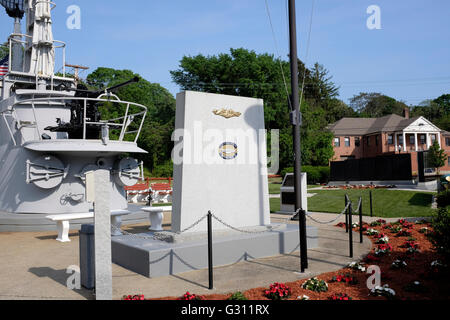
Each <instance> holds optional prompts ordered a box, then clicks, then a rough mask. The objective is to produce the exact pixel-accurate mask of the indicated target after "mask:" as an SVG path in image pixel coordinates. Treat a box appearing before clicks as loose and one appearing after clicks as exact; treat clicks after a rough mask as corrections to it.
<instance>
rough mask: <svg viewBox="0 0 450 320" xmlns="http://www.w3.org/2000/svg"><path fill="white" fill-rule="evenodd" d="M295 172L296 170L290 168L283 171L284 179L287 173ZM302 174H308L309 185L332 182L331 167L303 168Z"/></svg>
mask: <svg viewBox="0 0 450 320" xmlns="http://www.w3.org/2000/svg"><path fill="white" fill-rule="evenodd" d="M293 172H294V168H293V167H288V168H285V169H283V170H281V175H282V176H283V177H284V176H285V175H286V173H293ZM302 172H306V174H307V177H308V184H316V183H328V181H330V167H313V166H302Z"/></svg>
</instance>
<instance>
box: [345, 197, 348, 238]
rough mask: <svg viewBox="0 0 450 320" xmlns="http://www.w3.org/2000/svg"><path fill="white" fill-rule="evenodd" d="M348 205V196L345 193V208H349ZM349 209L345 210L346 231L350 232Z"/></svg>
mask: <svg viewBox="0 0 450 320" xmlns="http://www.w3.org/2000/svg"><path fill="white" fill-rule="evenodd" d="M347 205H348V197H347V195H345V208H347ZM347 214H348V209H347V210H345V232H348V215H347Z"/></svg>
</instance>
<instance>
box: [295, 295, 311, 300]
mask: <svg viewBox="0 0 450 320" xmlns="http://www.w3.org/2000/svg"><path fill="white" fill-rule="evenodd" d="M297 300H309V297H308V296H307V295H302V296H298V297H297Z"/></svg>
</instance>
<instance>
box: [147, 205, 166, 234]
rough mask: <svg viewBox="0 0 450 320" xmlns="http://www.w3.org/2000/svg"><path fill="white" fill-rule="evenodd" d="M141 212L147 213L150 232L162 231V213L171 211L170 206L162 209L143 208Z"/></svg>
mask: <svg viewBox="0 0 450 320" xmlns="http://www.w3.org/2000/svg"><path fill="white" fill-rule="evenodd" d="M141 210H142V211H145V212H148V213H149V219H150V228H149V230H150V231H163V230H164V229H163V227H162V222H163V218H164V215H163V213H164V212H169V211H172V206H164V207H143V208H141Z"/></svg>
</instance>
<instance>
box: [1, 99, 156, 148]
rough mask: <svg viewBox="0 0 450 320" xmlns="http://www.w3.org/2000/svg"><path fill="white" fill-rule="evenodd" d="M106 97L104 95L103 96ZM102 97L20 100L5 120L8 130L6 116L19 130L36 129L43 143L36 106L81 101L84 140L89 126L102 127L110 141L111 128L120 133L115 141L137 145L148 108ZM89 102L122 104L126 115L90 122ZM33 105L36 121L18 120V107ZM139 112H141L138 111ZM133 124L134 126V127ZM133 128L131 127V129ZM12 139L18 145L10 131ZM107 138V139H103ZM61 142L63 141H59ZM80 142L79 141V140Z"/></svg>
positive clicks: (6, 114) (7, 113) (4, 113)
mask: <svg viewBox="0 0 450 320" xmlns="http://www.w3.org/2000/svg"><path fill="white" fill-rule="evenodd" d="M102 96H104V95H102ZM102 96H100V97H98V98H83V97H50V98H49V97H46V98H32V99H25V100H20V101H18V102H16V103H15V104H14V105H12V107H11V108H10V109H9V110H8V111H6V112H2V115H3V118H4V120H5V122H6V125H7V127H8V128H10V126H9V124H8V122H7V120H6V118H5V116H12V117H13V118H14V120H15V122H16V124H17V128H18V129H19V130H20V129H21V128H23V127H28V128H30V127H31V128H35V130H36V133H37V136H38V137H39V140H40V141H42V140H44V138H43V137H42V135H41V130H40V129H39V125H38V121H37V113H38V112H37V110H36V109H37V108H36V105H49V106H51V105H58V104H59V105H61V104H64V105H67V104H66V103H67V102H73V101H81V103H82V104H83V138H82V140H87V139H86V133H87V127H88V126H89V125H98V126H99V127H101V128H102V129H104V128H106V129H107V138H108V140H109V139H110V137H109V136H110V132H109V127H111V128H112V130H116V131H118V132H120V133H118V139H116V140H114V139H112V140H113V141H121V142H122V141H128V142H130V141H133V142H134V143H137V140H138V139H139V136H140V134H141V131H142V127H143V125H144V121H145V118H146V115H147V107H146V106H144V105H142V104H139V103H134V102H129V101H122V100H120V99H119V98H117V96H115V95H112V96H114V97H115V98H116V99H115V100H112V99H110V96H111V95H110V94H108V95H107V96H108V99H103V98H102ZM88 102H95V103H112V104H121V105H123V106H126V107H125V115H124V116H121V117H116V118H112V119H107V120H100V121H98V122H97V121H90V120H89V119H88V118H87V112H86V111H87V108H88ZM27 104H29V105H31V109H32V115H33V118H34V121H29V120H28V121H21V120H20V119H19V118H18V114H17V112H16V110H17V109H18V108H17V107H19V106H20V107H21V108H23V107H24V105H27ZM138 110H139V111H138ZM139 118H140V122H139V123H137V121H136V119H139ZM132 124H134V125H133V126H132ZM130 126H131V127H130ZM129 128H130V129H131V130H128V129H129ZM9 132H10V135H11V138H12V140H13V142H14V144H15V145H17V142H16V140H15V138H14V135H13V133H12V131H11V130H9ZM129 135H135V137H134V139H131V140H128V139H127V138H128V137H129ZM102 138H105V137H102ZM99 139H100V138H99ZM59 140H61V139H59ZM78 140H79V139H78Z"/></svg>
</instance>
